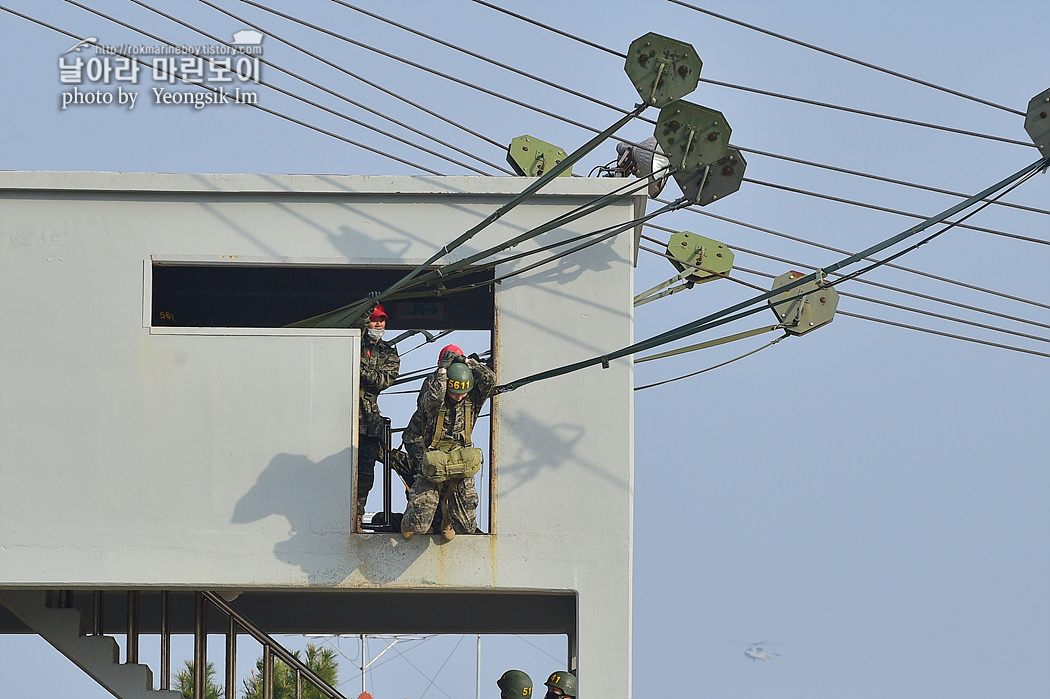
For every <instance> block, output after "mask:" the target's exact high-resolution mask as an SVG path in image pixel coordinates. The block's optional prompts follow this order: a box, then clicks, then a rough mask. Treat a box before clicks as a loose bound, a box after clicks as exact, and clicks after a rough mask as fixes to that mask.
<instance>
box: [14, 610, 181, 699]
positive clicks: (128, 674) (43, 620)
mask: <svg viewBox="0 0 1050 699" xmlns="http://www.w3.org/2000/svg"><path fill="white" fill-rule="evenodd" d="M0 604H2V605H4V606H5V607H7V608H8V609H9V610H10V611H11V613H12V614H14V615H15V616H17V617H18V618H19V619H21V620H22V622H23V623H24V624H25V625H26V626H28V627H29V628H31V629H32V630H33V631H34V632H36V633H37V634H39V635H40V636H41V638H43V639H44V640H45V641H47V642H48V643H50V644H51V645H52V646H54V647H55V648H56V649H57V650H58V651H59V652H60V653H62V655H64V656H66V657H67V658H69V659H70V660H72V661H73V662H74V663H75V664H76V665H77V666H78V667H79V668H80V669H81V670H83V671H84V672H86V673H87V674H88V675H89V676H91V678H92V679H94V680H95V681H96V682H98V683H99V684H100V685H102V686H103V687H105V688H106V689H107V690H109V692H111V693H112V694H113V696H115V697H118V699H181V697H182V695H181V694H180V693H179V692H176V691H174V690H166V691H157V690H154V689H153V672H152V671H151V670H150V669H149V667H148V666H146V665H139V664H122V663H120V662H119V658H118V654H119V648H118V647H117V642H116V640H114V639H113V638H112V637H110V636H81V635H80V611H79V610H77V609H54V608H50V607H48V606H47V592H46V591H45V590H0Z"/></svg>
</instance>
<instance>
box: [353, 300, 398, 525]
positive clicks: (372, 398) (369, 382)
mask: <svg viewBox="0 0 1050 699" xmlns="http://www.w3.org/2000/svg"><path fill="white" fill-rule="evenodd" d="M386 321H387V314H386V310H385V309H384V308H383V306H382V304H378V303H377V304H376V305H375V307H374V308H373V309H372V312H371V313H370V314H369V315H368V319H367V321H366V325H365V327H364V328H363V330H364V333H362V337H361V375H360V387H361V403H360V405H361V407H360V415H359V417H358V442H357V445H358V446H357V508H356V511H355V512H356V515H355V520H354V529H355V530H356V529H359V527H360V524H361V517H362V516H363V515H364V513H365V502H366V501H367V500H368V492H369V491H370V490H372V485H373V484H374V483H375V467H376V460H377V459H379V454H380V451H381V448H382V438H383V429H384V423H383V415H382V414H381V413H380V412H379V402H378V398H379V394H380V393H382V392H383V391H385V390H386V389H388V388H390V385H391V384H393V383H394V379H396V378H397V375H398V373H400V371H401V359H400V357H398V356H397V350H396V349H395V348H394V346H393V345H391V344H390V343H388V342H384V341H383V333H384V331H385V330H386Z"/></svg>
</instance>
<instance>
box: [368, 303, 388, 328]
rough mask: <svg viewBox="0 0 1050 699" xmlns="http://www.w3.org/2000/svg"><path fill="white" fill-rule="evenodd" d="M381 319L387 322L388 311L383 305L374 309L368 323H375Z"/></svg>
mask: <svg viewBox="0 0 1050 699" xmlns="http://www.w3.org/2000/svg"><path fill="white" fill-rule="evenodd" d="M379 319H383V320H386V309H385V308H383V304H381V303H377V304H376V307H375V308H373V309H372V312H371V313H369V314H368V322H370V323H371V322H374V321H377V320H379Z"/></svg>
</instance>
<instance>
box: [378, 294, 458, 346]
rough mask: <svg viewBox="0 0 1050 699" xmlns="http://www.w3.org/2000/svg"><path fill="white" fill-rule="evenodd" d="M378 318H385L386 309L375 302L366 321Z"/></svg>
mask: <svg viewBox="0 0 1050 699" xmlns="http://www.w3.org/2000/svg"><path fill="white" fill-rule="evenodd" d="M380 318H382V319H384V320H385V319H386V309H384V308H383V304H381V303H377V304H376V307H375V308H373V309H372V313H371V314H370V315H369V316H368V322H372V321H376V320H379V319H380ZM460 354H462V352H461V353H460Z"/></svg>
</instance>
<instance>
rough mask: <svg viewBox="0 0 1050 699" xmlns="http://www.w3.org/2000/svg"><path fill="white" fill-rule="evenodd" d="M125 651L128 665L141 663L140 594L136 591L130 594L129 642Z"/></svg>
mask: <svg viewBox="0 0 1050 699" xmlns="http://www.w3.org/2000/svg"><path fill="white" fill-rule="evenodd" d="M127 646H128V647H127V649H126V650H125V651H124V654H125V656H126V657H125V661H126V662H127V664H128V665H137V664H138V662H139V593H138V592H137V591H136V590H131V591H129V592H128V642H127Z"/></svg>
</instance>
